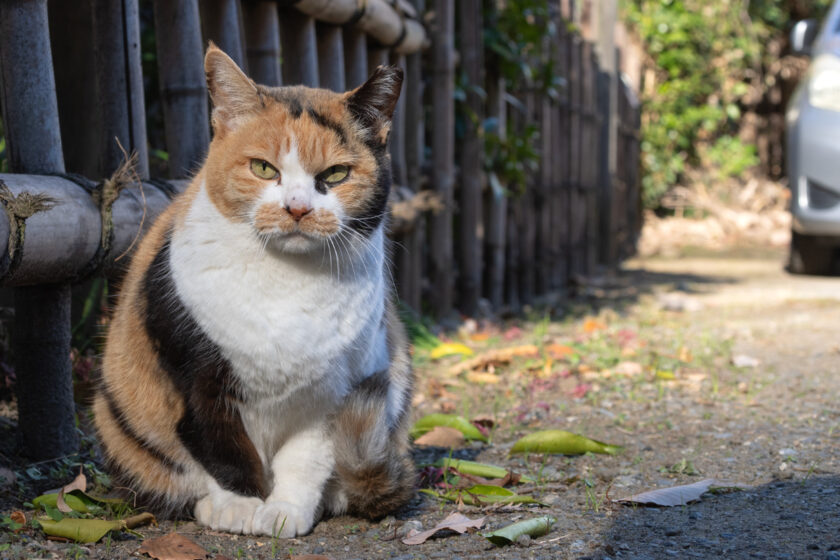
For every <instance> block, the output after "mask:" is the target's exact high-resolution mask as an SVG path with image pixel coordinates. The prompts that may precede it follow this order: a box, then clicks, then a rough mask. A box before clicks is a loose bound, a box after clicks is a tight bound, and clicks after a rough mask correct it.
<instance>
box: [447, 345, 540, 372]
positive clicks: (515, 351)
mask: <svg viewBox="0 0 840 560" xmlns="http://www.w3.org/2000/svg"><path fill="white" fill-rule="evenodd" d="M539 355H540V350H539V348H537V347H536V346H534V345H533V344H526V345H524V346H513V347H510V348H500V349H497V350H490V351H489V352H485V353H483V354H480V355H478V356H476V357H475V358H471V359H469V360H466V361H464V362H461V363H460V364H456V365H454V366H452V367H451V368H449V375H460V374H462V373H464V372H466V371H470V370H474V369H481V368H485V367H487V366H488V365H490V364H506V363H508V362H510V361H511V360H513V359H514V358H537V357H539Z"/></svg>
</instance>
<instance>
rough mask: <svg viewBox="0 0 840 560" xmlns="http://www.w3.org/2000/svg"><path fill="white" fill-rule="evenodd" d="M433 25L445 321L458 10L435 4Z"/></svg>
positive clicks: (440, 301) (436, 289)
mask: <svg viewBox="0 0 840 560" xmlns="http://www.w3.org/2000/svg"><path fill="white" fill-rule="evenodd" d="M434 10H435V19H434V22H433V24H432V26H433V27H432V32H431V35H432V72H433V75H432V111H433V114H434V115H435V117H434V118H435V123H434V126H432V185H433V186H434V189H435V191H436V192H437V193H438V195H439V196H440V199H441V201H442V202H443V206H444V208H443V210H441V211H440V212H438V213H436V214H434V215H432V217H431V220H430V224H429V227H430V229H431V254H430V257H431V259H430V271H429V272H430V276H431V288H432V292H431V302H430V303H431V307H432V310H433V311H434V313H435V315H437V316H438V317H443V316H445V315H447V314H448V313H449V312H450V311H451V310H452V291H453V283H452V280H453V278H452V272H453V271H452V267H453V264H454V263H453V259H452V204H453V199H454V196H453V189H454V186H455V162H454V154H455V99H454V95H455V47H454V38H453V35H454V32H455V6H454V3H453V2H451V1H449V0H435V1H434Z"/></svg>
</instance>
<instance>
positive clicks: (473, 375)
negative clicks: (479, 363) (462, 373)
mask: <svg viewBox="0 0 840 560" xmlns="http://www.w3.org/2000/svg"><path fill="white" fill-rule="evenodd" d="M467 381H470V382H472V383H482V384H491V385H495V384H496V383H498V382H499V376H498V375H496V374H494V373H487V372H483V371H471V372H468V373H467Z"/></svg>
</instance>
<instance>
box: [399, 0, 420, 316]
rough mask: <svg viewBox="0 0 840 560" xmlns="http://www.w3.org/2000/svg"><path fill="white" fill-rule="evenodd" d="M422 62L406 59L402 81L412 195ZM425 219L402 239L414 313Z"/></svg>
mask: <svg viewBox="0 0 840 560" xmlns="http://www.w3.org/2000/svg"><path fill="white" fill-rule="evenodd" d="M415 7H416V8H417V10H418V11H419V12H420V13H423V12H425V2H424V0H416V1H415ZM422 64H423V60H422V55H421V54H420V53H419V52H417V53H413V54H410V55H407V56H406V72H405V81H404V82H403V94H402V96H401V97H402V99H403V103H404V114H405V169H406V184H407V185H408V187H409V188H410V189H411V191H412V192H414V193H417V192H419V191H420V189H421V188H423V184H422V176H423V161H424V152H425V124H424V115H423V67H422ZM425 226H426V220H425V218H424V217H423V216H420V217H419V218H418V219H417V223H416V224H415V226H414V228H413V229H412V230H411V231H410V232H409V233H408V234H407V235H406V236H405V239H404V241H403V243H405V248H406V253H407V261H406V263H404V270H405V277H404V278H402V279H401V285H403V286H404V288H403V301H404V302H405V303H406V304H408V305H409V306H410V307H411V308H412V309H414V310H415V311H420V301H421V298H422V291H423V278H424V271H423V261H424V256H425V255H424V251H423V250H424V247H425V243H424V242H423V239H424V237H425V233H426V227H425Z"/></svg>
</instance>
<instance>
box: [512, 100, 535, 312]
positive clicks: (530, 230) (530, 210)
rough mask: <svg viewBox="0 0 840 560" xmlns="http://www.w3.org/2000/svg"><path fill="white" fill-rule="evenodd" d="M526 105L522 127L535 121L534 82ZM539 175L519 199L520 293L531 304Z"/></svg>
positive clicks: (522, 299) (532, 298) (528, 183)
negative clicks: (536, 196) (535, 202)
mask: <svg viewBox="0 0 840 560" xmlns="http://www.w3.org/2000/svg"><path fill="white" fill-rule="evenodd" d="M522 98H523V99H522V100H523V101H524V105H525V113H524V114H522V115H520V119H521V120H520V123H519V126H520V129H524V127H526V126H528V125H531V124H533V123H534V112H535V106H536V94H535V91H534V86H533V84H529V85H528V90H527V92H525V94H524V95H523V96H522ZM538 180H539V177H538V176H534V175H529V177H528V179H527V186H526V188H525V192H523V193H522V194H521V195H520V196H519V197H518V200H517V203H518V204H519V210H518V216H517V219H518V221H519V244H520V248H519V293H520V303H521V304H522V305H530V304H531V303H533V302H534V284H535V276H536V274H535V269H536V262H535V251H534V249H535V245H536V237H537V228H536V225H537V224H536V216H535V209H534V193H535V191H536V189H537V185H536V183H537V181H538Z"/></svg>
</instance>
